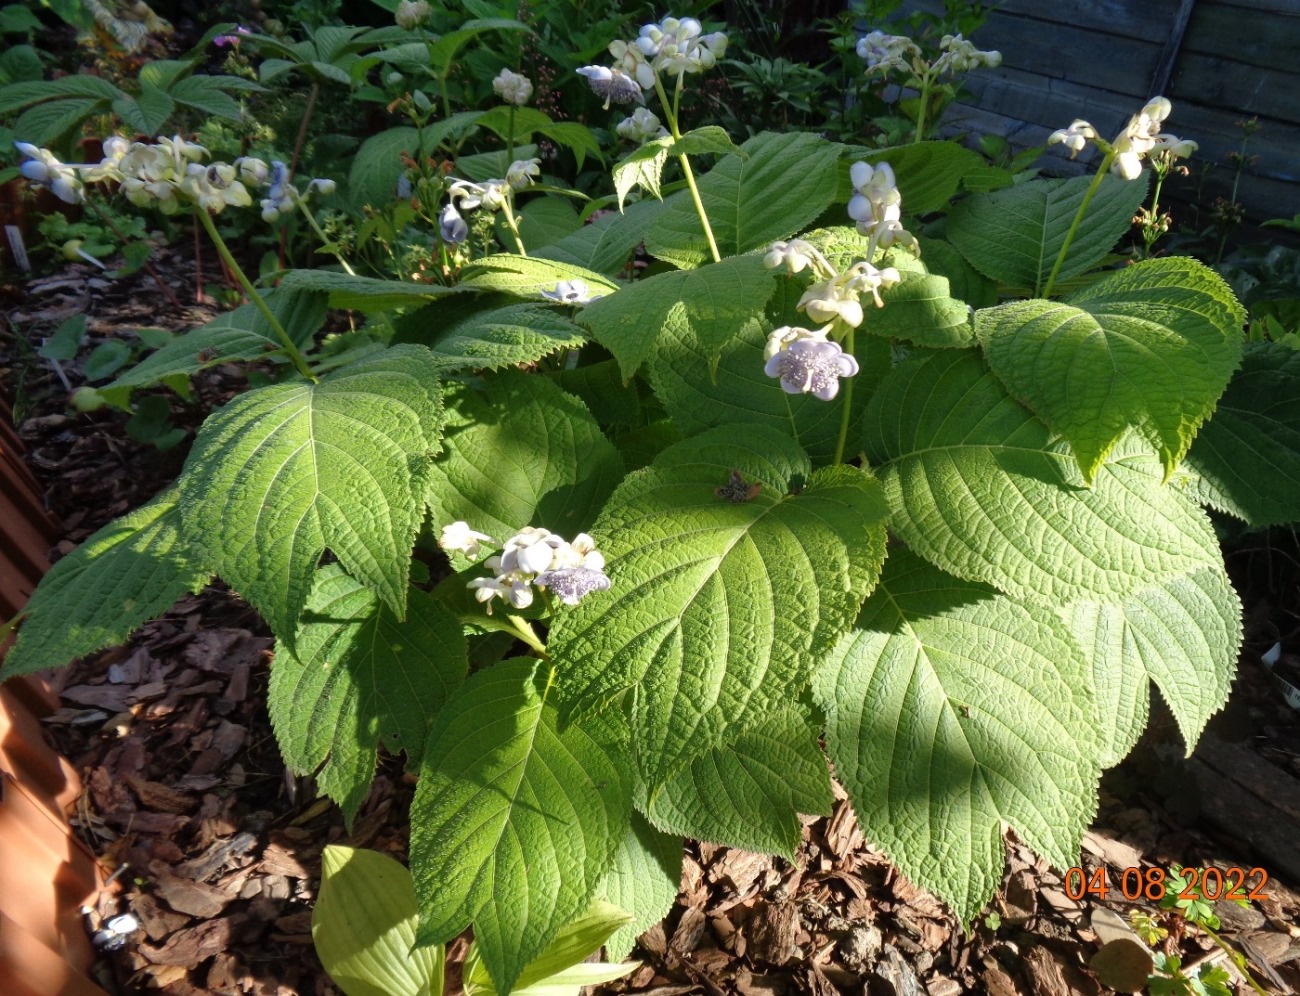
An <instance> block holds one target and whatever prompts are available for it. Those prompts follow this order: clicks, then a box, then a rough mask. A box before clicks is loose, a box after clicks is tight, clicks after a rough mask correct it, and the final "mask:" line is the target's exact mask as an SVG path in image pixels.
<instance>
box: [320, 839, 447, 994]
mask: <svg viewBox="0 0 1300 996" xmlns="http://www.w3.org/2000/svg"><path fill="white" fill-rule="evenodd" d="M418 917H419V910H418V909H417V907H416V905H415V888H414V886H412V884H411V873H410V872H409V871H407V870H406V869H405V868H403V867H402V865H401V864H400V863H399V862H398V861H396V860H394V859H393V858H390V857H389V856H388V855H387V854H380V853H379V852H378V851H368V850H365V849H364V848H354V847H345V846H343V845H341V844H331V845H330V846H328V847H326V848H325V850H324V851H323V852H322V853H321V881H320V894H319V895H318V896H317V897H316V906H315V908H314V909H313V910H312V915H311V936H312V940H313V941H314V942H315V944H316V953H317V954H318V955H319V956H320V960H321V964H322V965H324V966H325V971H327V972H329V976H330V980H331V981H332V982H333V983H334V984H335V985H336V986H338V987H339V988H340V989H342V990H343V992H344V993H346V994H347V996H442V985H443V968H444V960H443V959H444V955H445V950H444V948H443V947H442V945H440V944H439V945H434V946H432V947H425V948H414V950H412V948H413V946H414V943H415V924H416V920H417V918H418Z"/></svg>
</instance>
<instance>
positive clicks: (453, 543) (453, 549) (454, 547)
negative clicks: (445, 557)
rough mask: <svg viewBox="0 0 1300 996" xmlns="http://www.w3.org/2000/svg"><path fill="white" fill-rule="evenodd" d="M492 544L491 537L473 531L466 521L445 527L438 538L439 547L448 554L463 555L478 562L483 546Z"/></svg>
mask: <svg viewBox="0 0 1300 996" xmlns="http://www.w3.org/2000/svg"><path fill="white" fill-rule="evenodd" d="M491 542H493V540H492V537H491V536H489V535H488V534H487V533H480V532H478V531H477V530H474V529H471V528H470V527H469V523H468V522H465V521H464V520H460V521H457V522H453V523H451V524H450V525H446V526H443V527H442V534H441V535H440V536H439V537H438V545H439V546H440V547H442V548H443V549H444V550H446V551H447V552H448V553H463V554H464V555H465V556H467V557H469V558H470V559H471V560H477V559H478V555H479V553H481V552H482V549H483V544H484V543H491Z"/></svg>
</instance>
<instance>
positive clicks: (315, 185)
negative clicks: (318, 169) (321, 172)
mask: <svg viewBox="0 0 1300 996" xmlns="http://www.w3.org/2000/svg"><path fill="white" fill-rule="evenodd" d="M338 188H339V185H338V184H337V183H335V182H334V181H333V180H331V179H330V178H329V177H327V176H318V177H316V179H314V180H311V181H309V182H308V184H307V192H308V193H311V192H312V191H313V190H314V191H315V192H316V193H318V194H320V195H321V196H323V197H328V196H329V195H330V194H332V193H334V191H336V190H338Z"/></svg>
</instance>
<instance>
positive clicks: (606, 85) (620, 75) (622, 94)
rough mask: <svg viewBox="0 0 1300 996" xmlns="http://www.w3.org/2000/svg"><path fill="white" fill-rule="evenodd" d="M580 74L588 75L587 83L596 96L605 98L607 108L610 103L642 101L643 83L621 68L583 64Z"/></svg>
mask: <svg viewBox="0 0 1300 996" xmlns="http://www.w3.org/2000/svg"><path fill="white" fill-rule="evenodd" d="M578 75H579V76H585V77H587V83H588V84H590V86H591V89H592V90H593V91H594V92H595V94H596V96H598V97H604V98H605V109H606V110H608V109H609V105H610V104H630V103H632V102H633V101H634V100H635V101H640V100H643V99H644V98H643V97H642V96H641V84H640V83H638V82H637V81H636V80H635V79H633V78H632V77H631V76H629V75H628V74H627V73H625V72H623V70H621V69H609V68H607V67H605V66H583V67H582V68H581V69H579V70H578Z"/></svg>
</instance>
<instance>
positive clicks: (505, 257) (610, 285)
mask: <svg viewBox="0 0 1300 996" xmlns="http://www.w3.org/2000/svg"><path fill="white" fill-rule="evenodd" d="M561 280H581V281H582V282H583V283H585V284H586V285H587V289H588V290H589V291H591V293H592V295H608V294H613V293H614V291H616V290H618V288H619V286H620V285H619V284H616V283H614V282H613V281H612V280H611V279H610V278H609V277H605V276H601V275H600V274H599V273H593V272H592V271H591V270H588V269H586V268H585V267H581V266H575V265H573V264H572V263H560V262H557V261H555V260H552V259H541V258H539V257H534V256H515V255H513V254H507V253H502V254H501V255H498V256H484V257H483V258H482V259H476V260H474V262H472V263H470V264H469V265H468V266H466V267H465V269H464V270H462V271H461V282H460V284H459V285H458V286H461V287H472V288H475V289H478V290H485V291H500V292H501V293H503V294H513V295H514V296H515V297H532V298H537V297H539V296H540V295H541V293H542V291H553V290H555V285H556V284H558V283H559V282H560V281H561Z"/></svg>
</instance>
